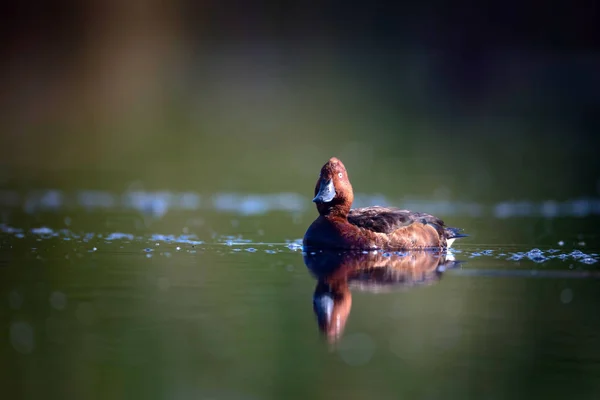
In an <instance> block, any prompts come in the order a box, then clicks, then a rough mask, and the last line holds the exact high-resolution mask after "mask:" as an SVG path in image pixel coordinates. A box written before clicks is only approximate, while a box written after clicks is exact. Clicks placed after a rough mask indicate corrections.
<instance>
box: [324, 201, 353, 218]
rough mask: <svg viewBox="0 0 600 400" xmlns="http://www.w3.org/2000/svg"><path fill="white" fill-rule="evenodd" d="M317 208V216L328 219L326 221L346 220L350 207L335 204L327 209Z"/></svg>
mask: <svg viewBox="0 0 600 400" xmlns="http://www.w3.org/2000/svg"><path fill="white" fill-rule="evenodd" d="M318 208H319V214H320V215H321V216H322V217H325V218H328V219H333V218H335V219H344V220H346V219H348V213H349V212H350V207H348V206H346V205H345V204H336V205H333V206H329V207H326V208H325V207H323V208H321V207H318Z"/></svg>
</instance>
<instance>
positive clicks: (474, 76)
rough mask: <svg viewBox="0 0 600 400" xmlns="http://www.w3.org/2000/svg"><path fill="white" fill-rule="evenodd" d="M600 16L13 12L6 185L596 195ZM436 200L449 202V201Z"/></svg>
mask: <svg viewBox="0 0 600 400" xmlns="http://www.w3.org/2000/svg"><path fill="white" fill-rule="evenodd" d="M597 14H598V5H597V3H595V2H591V1H587V2H578V3H577V4H575V3H567V2H563V3H547V4H543V5H541V4H535V3H520V2H514V1H513V2H490V3H482V4H480V3H478V2H472V3H467V2H460V3H454V2H428V3H418V2H412V3H402V2H398V3H391V2H390V3H386V2H377V3H364V2H363V3H357V4H355V5H350V4H349V3H344V2H338V3H330V2H328V3H321V2H304V3H301V4H292V3H279V4H275V3H268V2H264V3H260V2H259V3H253V4H250V3H248V2H242V1H239V2H231V1H227V2H220V1H202V2H194V1H171V2H166V1H157V0H154V1H146V2H137V3H129V2H121V1H117V0H112V1H85V2H75V1H54V2H27V3H17V2H12V3H10V4H7V5H5V6H4V10H3V12H2V21H1V24H0V25H1V28H0V29H2V37H3V40H2V44H1V50H0V54H1V57H2V60H3V61H2V63H1V65H0V77H1V78H0V79H1V83H0V84H1V87H2V91H1V93H0V112H1V115H0V129H1V132H2V133H1V139H0V140H1V142H0V158H1V160H2V161H1V164H0V165H1V166H2V174H1V175H0V179H1V181H0V182H2V183H3V184H4V185H6V186H8V187H19V188H31V187H50V188H77V189H80V188H94V189H107V190H113V191H117V192H119V191H121V190H124V188H126V187H127V185H129V184H130V183H131V182H132V181H136V182H142V183H143V185H144V187H146V188H148V189H151V190H158V189H161V190H162V189H166V190H194V191H198V192H206V193H210V192H214V191H218V190H233V191H242V192H244V191H246V192H248V191H249V192H256V191H258V192H279V191H292V192H301V193H304V192H310V191H312V186H313V181H314V179H315V176H316V174H317V172H318V170H319V168H320V166H321V165H322V164H323V163H324V162H325V161H326V160H327V159H328V158H329V157H331V156H334V155H335V156H338V157H340V158H342V160H344V161H345V163H346V164H347V167H348V169H349V172H350V174H351V177H352V178H353V182H354V185H355V188H359V189H357V190H361V191H363V192H373V191H384V192H386V193H389V194H392V195H401V194H407V193H409V194H415V195H419V196H422V197H431V196H435V195H436V194H435V193H440V190H438V189H439V188H442V190H441V192H443V193H444V196H449V197H450V198H452V199H462V200H464V199H468V200H480V201H498V200H506V199H533V200H535V199H543V200H545V199H556V200H559V201H561V200H565V199H567V198H570V197H580V196H597V195H598V191H599V190H600V180H599V172H598V171H599V168H598V167H599V161H598V148H600V146H599V144H600V143H599V139H598V135H595V132H596V131H597V128H598V122H597V118H596V110H597V108H598V107H597V105H598V103H599V101H598V100H599V97H600V75H599V74H598V71H600V55H599V54H600V53H599V46H598V41H597V39H596V37H597V35H596V32H595V25H596V21H597ZM436 190H437V191H436Z"/></svg>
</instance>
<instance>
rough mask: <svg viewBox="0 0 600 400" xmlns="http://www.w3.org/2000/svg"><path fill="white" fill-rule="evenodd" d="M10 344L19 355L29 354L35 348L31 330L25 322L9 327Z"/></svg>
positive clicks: (15, 323) (14, 323)
mask: <svg viewBox="0 0 600 400" xmlns="http://www.w3.org/2000/svg"><path fill="white" fill-rule="evenodd" d="M10 344H12V346H13V347H14V349H15V350H16V351H18V352H19V353H21V354H29V353H31V352H32V351H33V349H34V347H35V337H34V335H33V328H32V327H31V325H29V324H28V323H27V322H21V321H20V322H13V323H12V324H11V325H10Z"/></svg>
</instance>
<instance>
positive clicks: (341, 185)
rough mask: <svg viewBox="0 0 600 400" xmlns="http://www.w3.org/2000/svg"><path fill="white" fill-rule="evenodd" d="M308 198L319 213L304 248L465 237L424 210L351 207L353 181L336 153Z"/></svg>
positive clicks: (404, 246) (423, 243) (436, 243)
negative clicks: (310, 197) (311, 197)
mask: <svg viewBox="0 0 600 400" xmlns="http://www.w3.org/2000/svg"><path fill="white" fill-rule="evenodd" d="M312 201H313V202H314V203H315V204H316V207H317V211H318V212H319V216H318V217H317V218H316V219H315V220H314V221H313V222H312V224H311V225H310V226H309V227H308V229H307V231H306V233H305V234H304V238H303V247H304V248H305V249H310V248H318V249H339V250H384V251H395V250H424V249H448V248H450V247H451V246H452V244H453V242H454V241H455V240H456V239H459V238H462V237H466V236H468V235H466V234H463V233H461V231H462V229H459V228H453V227H449V226H446V224H445V223H444V221H442V220H441V219H440V218H437V217H435V216H433V215H431V214H427V213H424V212H414V211H410V210H403V209H399V208H394V207H383V206H371V207H363V208H354V209H353V208H352V203H353V201H354V192H353V189H352V184H351V183H350V178H349V176H348V172H347V171H346V167H345V166H344V164H343V163H342V161H341V160H339V159H338V158H337V157H331V158H330V159H329V161H327V162H326V163H325V165H323V167H322V168H321V172H320V174H319V178H318V179H317V183H316V185H315V190H314V198H313V200H312Z"/></svg>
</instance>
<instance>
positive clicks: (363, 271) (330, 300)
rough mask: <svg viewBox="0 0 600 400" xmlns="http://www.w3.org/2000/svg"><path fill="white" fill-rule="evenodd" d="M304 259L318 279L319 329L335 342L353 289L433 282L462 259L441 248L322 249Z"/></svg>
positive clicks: (381, 289)
mask: <svg viewBox="0 0 600 400" xmlns="http://www.w3.org/2000/svg"><path fill="white" fill-rule="evenodd" d="M304 263H305V264H306V266H307V267H308V269H309V270H310V271H311V273H312V275H313V276H314V277H315V278H316V279H317V286H316V287H315V292H314V295H313V309H314V312H315V315H316V317H317V322H318V324H319V330H320V331H321V332H322V333H323V334H325V335H326V336H327V339H328V340H329V341H330V342H335V341H337V340H338V339H339V338H340V337H341V335H342V333H343V331H344V327H345V325H346V321H347V320H348V316H349V315H350V309H351V308H352V295H351V293H350V289H352V290H358V291H367V292H374V293H382V292H388V291H392V290H402V289H407V288H411V287H414V286H423V285H430V284H433V283H436V282H437V281H438V280H439V279H440V278H441V275H442V273H443V272H444V271H445V270H446V269H449V268H454V267H456V266H457V265H458V264H459V263H460V262H459V261H455V260H454V258H453V257H452V256H450V255H448V254H446V253H444V252H439V251H410V252H404V253H399V252H396V253H382V252H380V251H371V252H325V251H323V252H319V253H315V254H309V253H304Z"/></svg>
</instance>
